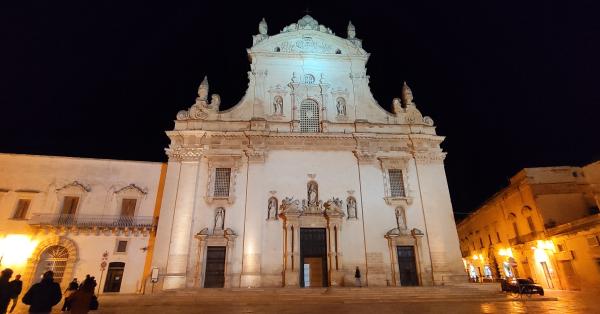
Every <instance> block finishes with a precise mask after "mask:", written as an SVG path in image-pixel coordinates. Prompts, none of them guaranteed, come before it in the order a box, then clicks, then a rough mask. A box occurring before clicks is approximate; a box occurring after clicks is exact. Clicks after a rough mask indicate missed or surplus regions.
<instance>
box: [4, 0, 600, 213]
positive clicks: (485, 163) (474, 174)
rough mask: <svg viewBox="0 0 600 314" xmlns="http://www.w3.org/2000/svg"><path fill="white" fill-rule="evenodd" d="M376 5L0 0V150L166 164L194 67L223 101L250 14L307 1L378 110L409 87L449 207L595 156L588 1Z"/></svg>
mask: <svg viewBox="0 0 600 314" xmlns="http://www.w3.org/2000/svg"><path fill="white" fill-rule="evenodd" d="M323 2H324V1H323ZM387 2H389V4H376V3H375V2H374V1H356V2H354V3H352V2H351V1H344V2H337V3H327V4H324V3H322V2H321V1H280V2H276V3H274V4H261V3H259V2H258V1H256V2H255V1H246V2H243V3H241V4H238V3H235V2H233V1H215V2H213V3H207V2H205V1H194V2H190V3H177V2H175V1H160V2H157V3H151V2H150V1H140V2H132V1H118V2H109V1H76V2H72V3H68V2H66V1H39V2H38V3H28V4H25V3H24V1H12V2H11V3H10V4H7V3H4V4H2V5H0V38H1V42H2V49H0V86H1V90H2V92H1V93H0V106H1V108H2V110H1V111H0V132H1V134H2V136H1V139H0V152H6V153H26V154H43V155H62V156H80V157H96V158H113V159H131V160H148V161H166V156H165V154H164V148H165V147H166V146H167V145H168V139H167V137H166V135H165V134H164V131H165V130H169V129H172V128H173V120H174V119H175V115H176V113H177V111H179V110H181V109H187V108H188V107H190V106H191V105H192V104H193V102H194V98H195V96H196V93H197V88H198V84H199V83H200V81H201V80H202V78H203V77H204V75H208V77H209V81H210V88H211V92H214V93H219V94H220V95H221V97H222V105H221V108H222V109H225V108H228V107H231V106H232V105H233V104H235V103H237V102H238V101H239V99H240V98H241V97H242V95H243V94H244V92H245V89H246V87H247V84H248V82H247V71H248V70H249V62H248V57H247V55H246V48H249V47H250V46H251V45H252V39H251V35H254V34H256V33H258V30H257V26H258V22H259V21H260V20H261V18H263V17H265V18H266V20H267V23H268V25H269V34H276V33H278V32H279V31H280V30H281V29H282V28H283V27H284V26H286V25H288V24H291V23H293V22H296V21H297V20H298V19H300V18H301V17H302V16H303V15H304V14H305V11H306V10H307V9H308V10H310V15H311V16H313V17H314V18H315V19H316V20H318V21H319V22H320V23H321V24H324V25H326V26H327V27H330V28H331V29H332V30H333V31H334V32H335V33H336V34H338V35H340V36H343V37H345V35H346V26H347V24H348V20H352V22H353V24H354V25H355V26H356V30H357V37H358V38H361V39H363V46H364V48H365V49H366V50H367V51H368V52H370V53H371V58H370V60H369V63H368V64H367V66H368V74H369V75H370V77H371V79H370V82H371V83H370V86H371V90H372V91H373V94H374V96H375V99H377V101H378V102H379V103H380V104H381V105H382V106H383V107H384V108H387V109H389V108H390V107H391V101H392V98H393V97H398V96H399V95H400V90H401V86H402V82H403V81H404V80H406V81H407V82H408V83H409V85H410V86H411V88H412V90H413V93H414V95H415V102H416V103H417V106H418V108H419V109H420V110H421V112H422V113H423V114H425V115H429V116H431V117H432V118H433V119H434V121H435V124H436V125H437V131H438V134H440V135H445V136H447V139H446V141H445V142H444V144H443V147H444V149H445V150H446V151H448V156H447V159H446V169H447V175H448V181H449V184H450V191H451V193H452V201H453V204H454V210H455V212H469V211H472V210H474V209H475V208H476V207H477V206H478V205H480V204H481V203H482V202H483V201H484V200H485V199H487V198H488V197H490V196H491V195H492V194H493V193H494V192H496V191H498V190H499V189H500V188H502V187H504V186H506V185H507V182H508V178H509V177H511V176H512V175H514V174H515V173H516V172H517V171H518V170H519V169H521V168H524V167H537V166H552V165H574V166H581V165H584V164H587V163H589V162H592V161H594V160H598V159H600V145H599V143H600V140H599V139H600V136H599V135H600V132H599V131H598V121H599V118H600V110H599V109H598V108H599V107H600V92H599V89H600V79H599V78H598V75H599V73H600V22H599V20H600V18H598V16H599V13H600V10H599V8H598V7H597V6H596V5H595V4H594V2H595V1H586V2H584V1H579V2H577V4H567V3H568V2H573V1H561V2H556V3H552V2H551V1H519V2H510V1H497V2H491V1H478V2H477V3H470V4H466V3H464V2H462V3H459V2H456V1H443V2H440V3H433V2H431V1H418V0H411V1H387ZM534 2H535V3H534ZM17 5H18V7H17ZM460 217H462V215H461V214H459V215H457V218H460Z"/></svg>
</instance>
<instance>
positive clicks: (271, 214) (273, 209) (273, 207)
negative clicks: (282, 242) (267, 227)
mask: <svg viewBox="0 0 600 314" xmlns="http://www.w3.org/2000/svg"><path fill="white" fill-rule="evenodd" d="M267 219H277V198H275V197H271V198H269V204H268V213H267Z"/></svg>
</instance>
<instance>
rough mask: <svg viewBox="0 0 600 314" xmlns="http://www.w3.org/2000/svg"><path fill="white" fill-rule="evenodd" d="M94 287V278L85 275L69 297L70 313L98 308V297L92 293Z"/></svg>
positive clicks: (81, 313)
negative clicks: (77, 288)
mask: <svg viewBox="0 0 600 314" xmlns="http://www.w3.org/2000/svg"><path fill="white" fill-rule="evenodd" d="M95 287H96V280H95V279H94V277H90V276H89V275H87V276H86V278H85V280H84V281H83V282H82V283H81V286H80V287H79V290H77V291H76V292H75V293H73V294H72V295H71V297H70V303H71V314H87V313H88V312H89V311H90V310H97V309H98V299H97V298H96V296H95V295H94V288H95Z"/></svg>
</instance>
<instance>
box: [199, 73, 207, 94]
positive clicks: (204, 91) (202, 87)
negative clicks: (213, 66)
mask: <svg viewBox="0 0 600 314" xmlns="http://www.w3.org/2000/svg"><path fill="white" fill-rule="evenodd" d="M198 98H200V100H206V99H208V77H207V76H204V79H203V80H202V83H200V86H199V87H198Z"/></svg>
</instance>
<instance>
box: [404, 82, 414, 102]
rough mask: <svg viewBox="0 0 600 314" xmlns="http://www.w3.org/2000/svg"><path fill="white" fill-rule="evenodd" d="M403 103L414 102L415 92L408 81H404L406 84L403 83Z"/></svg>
mask: <svg viewBox="0 0 600 314" xmlns="http://www.w3.org/2000/svg"><path fill="white" fill-rule="evenodd" d="M402 104H403V105H405V106H407V105H412V104H413V94H412V91H411V90H410V87H408V85H407V84H406V81H404V85H402Z"/></svg>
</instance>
